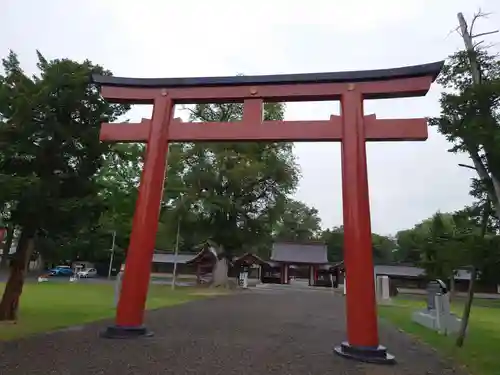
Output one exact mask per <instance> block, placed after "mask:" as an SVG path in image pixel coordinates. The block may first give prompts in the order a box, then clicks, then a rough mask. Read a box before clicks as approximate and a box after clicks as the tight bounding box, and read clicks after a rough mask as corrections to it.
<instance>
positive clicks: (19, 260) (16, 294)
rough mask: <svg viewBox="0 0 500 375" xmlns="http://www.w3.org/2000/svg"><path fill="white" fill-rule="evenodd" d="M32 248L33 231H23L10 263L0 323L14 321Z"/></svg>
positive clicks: (0, 307) (0, 308)
mask: <svg viewBox="0 0 500 375" xmlns="http://www.w3.org/2000/svg"><path fill="white" fill-rule="evenodd" d="M33 246H34V231H28V230H25V229H23V230H22V232H21V236H20V237H19V242H18V244H17V250H16V255H15V258H14V259H13V261H12V262H11V267H10V275H9V279H8V281H7V284H6V285H5V290H4V292H3V296H2V301H1V302H0V321H16V320H17V312H18V308H19V298H20V297H21V293H22V291H23V285H24V277H25V272H26V265H27V263H28V262H29V260H30V257H31V253H32V251H33Z"/></svg>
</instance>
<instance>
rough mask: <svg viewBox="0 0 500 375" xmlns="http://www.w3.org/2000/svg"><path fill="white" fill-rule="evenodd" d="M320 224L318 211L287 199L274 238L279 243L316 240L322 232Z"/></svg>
mask: <svg viewBox="0 0 500 375" xmlns="http://www.w3.org/2000/svg"><path fill="white" fill-rule="evenodd" d="M320 224H321V219H320V218H319V216H318V210H317V209H315V208H314V207H308V206H307V205H306V204H305V203H303V202H299V201H296V200H293V199H287V200H286V201H285V204H284V209H283V213H282V215H281V218H280V219H279V221H278V222H277V223H276V226H275V229H274V236H273V237H274V238H275V240H277V241H289V242H306V241H311V240H316V239H317V238H318V235H319V234H320V231H321V226H320Z"/></svg>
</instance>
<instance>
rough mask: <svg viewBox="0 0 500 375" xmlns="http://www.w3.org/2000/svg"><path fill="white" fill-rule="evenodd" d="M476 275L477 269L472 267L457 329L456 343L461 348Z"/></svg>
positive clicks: (467, 323) (472, 298)
mask: <svg viewBox="0 0 500 375" xmlns="http://www.w3.org/2000/svg"><path fill="white" fill-rule="evenodd" d="M476 277H477V269H476V267H474V268H473V269H472V271H471V274H470V283H469V290H468V291H467V301H466V302H465V306H464V312H463V314H462V323H461V324H460V330H459V331H458V337H457V341H456V345H457V346H458V347H459V348H461V347H462V346H463V345H464V341H465V335H466V332H467V327H468V325H469V317H470V311H471V309H472V301H473V300H474V285H475V282H476Z"/></svg>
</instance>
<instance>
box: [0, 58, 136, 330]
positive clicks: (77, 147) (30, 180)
mask: <svg viewBox="0 0 500 375" xmlns="http://www.w3.org/2000/svg"><path fill="white" fill-rule="evenodd" d="M2 62H3V68H4V69H3V70H4V73H3V75H1V76H0V119H1V121H0V146H1V147H0V184H1V186H2V189H0V204H1V205H2V206H3V207H4V209H5V207H8V209H9V222H10V223H11V224H12V225H15V226H16V227H17V228H19V231H20V236H19V239H18V245H17V251H16V256H15V259H14V260H13V262H12V267H11V274H10V277H9V280H8V282H7V285H6V288H5V291H4V294H3V298H2V301H1V303H0V320H11V319H15V318H16V312H17V306H18V301H19V297H20V295H21V292H22V286H23V279H24V270H25V268H26V264H27V262H28V260H29V258H30V255H31V253H32V252H33V251H34V246H35V239H36V238H52V239H56V238H57V237H60V236H68V235H69V234H71V233H78V232H79V231H80V230H81V228H82V227H85V226H92V225H94V224H95V223H96V222H97V221H98V220H99V218H100V216H101V213H102V211H103V209H104V208H105V206H104V205H103V203H104V202H103V200H102V199H99V189H100V186H99V184H98V183H97V181H96V172H97V171H98V169H99V168H100V167H101V165H102V161H103V159H102V155H103V153H107V152H108V151H109V146H108V145H106V144H102V143H100V142H99V128H100V123H101V121H113V120H115V119H116V118H117V117H119V116H121V115H122V114H124V113H125V111H126V110H127V108H126V107H125V106H122V105H112V104H108V103H107V102H105V101H104V100H103V99H102V98H101V96H100V95H99V91H98V88H97V87H95V86H94V85H92V84H90V76H91V74H92V73H98V74H104V75H109V74H110V72H109V71H106V70H104V69H103V68H102V67H100V66H98V65H94V64H92V63H91V62H90V61H84V62H83V63H78V62H75V61H72V60H68V59H57V60H50V61H49V60H47V59H45V58H44V57H43V56H42V55H41V54H40V53H38V65H37V66H38V69H39V72H38V74H36V75H34V76H29V75H27V74H25V73H24V72H23V70H22V69H21V65H20V62H19V60H18V58H17V56H16V54H15V53H13V52H11V53H10V54H9V56H8V57H7V58H5V59H4V60H3V61H2Z"/></svg>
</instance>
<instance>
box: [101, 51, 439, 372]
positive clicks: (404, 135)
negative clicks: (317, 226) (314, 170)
mask: <svg viewBox="0 0 500 375" xmlns="http://www.w3.org/2000/svg"><path fill="white" fill-rule="evenodd" d="M442 66H443V62H442V61H440V62H436V63H432V64H425V65H416V66H409V67H403V68H396V69H386V70H369V71H355V72H336V73H318V74H287V75H268V76H237V77H211V78H172V79H134V78H118V77H112V76H93V81H94V82H95V83H97V84H99V85H101V93H102V96H103V97H104V98H106V99H107V100H109V101H111V102H117V103H129V104H153V105H154V110H153V116H152V119H151V120H148V119H143V120H142V122H140V123H135V124H128V123H123V124H107V123H105V124H103V125H102V129H101V136H100V138H101V140H102V141H109V142H146V143H147V147H146V158H145V163H144V169H143V172H142V178H141V184H140V187H139V195H138V198H137V203H136V210H135V214H134V221H133V228H132V234H131V237H130V245H129V249H128V253H127V260H126V264H125V273H124V277H123V284H122V289H121V293H120V300H119V303H118V308H117V314H116V325H115V326H113V327H109V328H108V330H107V331H106V333H105V336H107V337H130V336H133V337H137V336H142V335H147V334H149V331H148V330H147V329H146V328H145V327H144V326H143V317H144V307H145V302H146V296H147V292H148V286H149V280H150V274H151V261H152V258H153V252H154V246H155V239H156V232H157V229H158V216H159V212H160V202H161V199H162V194H163V184H164V178H165V169H166V154H167V151H168V143H169V142H202V141H230V142H237V141H257V142H274V141H294V142H312V141H331V142H341V146H342V151H341V157H342V160H341V162H342V200H343V217H344V261H345V267H346V270H347V274H348V276H349V277H348V279H349V282H348V291H347V297H346V298H347V341H346V342H343V343H341V344H340V345H339V346H337V347H336V348H335V352H336V353H337V354H340V355H342V356H345V357H349V358H354V359H358V360H361V361H369V362H378V363H394V357H393V356H392V355H390V354H388V353H387V351H386V349H385V348H384V347H383V346H381V345H379V337H378V327H377V312H376V297H375V283H374V271H373V255H372V241H371V224H370V205H369V197H368V177H367V166H366V150H365V143H366V142H367V141H423V140H426V139H427V120H426V119H425V118H417V119H377V118H376V117H375V115H368V116H365V115H364V113H363V100H364V99H381V98H398V97H410V96H424V95H425V94H426V93H427V92H428V90H429V88H430V86H431V84H432V83H433V82H434V80H435V79H436V77H437V75H438V74H439V72H440V70H441V68H442ZM324 100H340V102H341V108H342V111H341V115H340V116H331V118H330V119H329V120H325V121H263V120H262V119H263V115H262V114H263V103H264V102H297V101H324ZM227 102H238V103H243V106H244V107H243V108H244V110H243V119H242V120H241V121H239V122H232V123H212V122H211V123H198V122H197V123H183V122H181V121H180V120H179V119H173V108H174V105H175V104H178V103H183V104H191V103H227Z"/></svg>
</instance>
